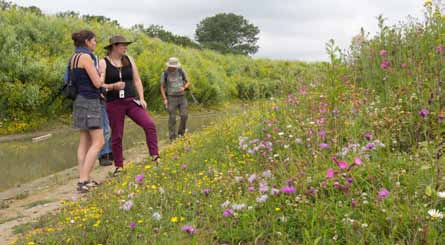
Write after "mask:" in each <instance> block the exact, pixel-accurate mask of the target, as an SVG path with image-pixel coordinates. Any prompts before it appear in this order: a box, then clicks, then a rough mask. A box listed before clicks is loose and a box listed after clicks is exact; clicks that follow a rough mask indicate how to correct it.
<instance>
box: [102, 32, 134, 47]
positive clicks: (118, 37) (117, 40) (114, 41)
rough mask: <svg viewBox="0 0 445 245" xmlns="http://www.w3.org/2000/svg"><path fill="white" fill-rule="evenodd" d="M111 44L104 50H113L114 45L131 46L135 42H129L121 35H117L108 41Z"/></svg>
mask: <svg viewBox="0 0 445 245" xmlns="http://www.w3.org/2000/svg"><path fill="white" fill-rule="evenodd" d="M108 41H109V43H110V44H108V45H107V46H105V47H104V49H109V48H111V46H113V45H114V44H119V43H122V44H127V45H128V44H131V43H133V42H131V41H128V40H127V39H126V38H125V37H124V36H121V35H116V36H112V37H110V39H109V40H108Z"/></svg>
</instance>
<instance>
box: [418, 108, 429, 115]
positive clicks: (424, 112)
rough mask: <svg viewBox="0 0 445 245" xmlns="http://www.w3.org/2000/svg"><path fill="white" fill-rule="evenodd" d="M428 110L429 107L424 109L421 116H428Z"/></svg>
mask: <svg viewBox="0 0 445 245" xmlns="http://www.w3.org/2000/svg"><path fill="white" fill-rule="evenodd" d="M428 113H429V112H428V110H427V109H422V110H421V111H420V112H419V114H420V116H421V117H426V116H427V115H428Z"/></svg>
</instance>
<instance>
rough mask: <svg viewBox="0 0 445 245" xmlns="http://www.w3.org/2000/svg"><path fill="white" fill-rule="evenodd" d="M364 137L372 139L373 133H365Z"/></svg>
mask: <svg viewBox="0 0 445 245" xmlns="http://www.w3.org/2000/svg"><path fill="white" fill-rule="evenodd" d="M363 137H365V139H366V140H371V138H372V135H371V133H366V134H365V135H363Z"/></svg>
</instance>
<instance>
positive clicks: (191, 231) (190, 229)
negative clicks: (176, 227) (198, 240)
mask: <svg viewBox="0 0 445 245" xmlns="http://www.w3.org/2000/svg"><path fill="white" fill-rule="evenodd" d="M182 230H183V231H185V232H187V233H189V234H190V235H193V234H195V232H196V229H195V228H194V227H193V226H191V225H184V226H183V227H182Z"/></svg>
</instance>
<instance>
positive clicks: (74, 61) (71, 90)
mask: <svg viewBox="0 0 445 245" xmlns="http://www.w3.org/2000/svg"><path fill="white" fill-rule="evenodd" d="M81 55H82V53H76V54H74V55H73V56H71V58H70V63H69V64H70V69H69V75H68V79H67V80H65V81H64V82H63V85H62V89H61V94H62V96H63V97H65V98H67V99H71V100H75V99H76V97H77V94H78V93H79V91H78V88H77V85H76V83H75V82H73V74H74V72H73V70H74V68H76V67H77V65H78V64H79V58H80V56H81Z"/></svg>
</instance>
